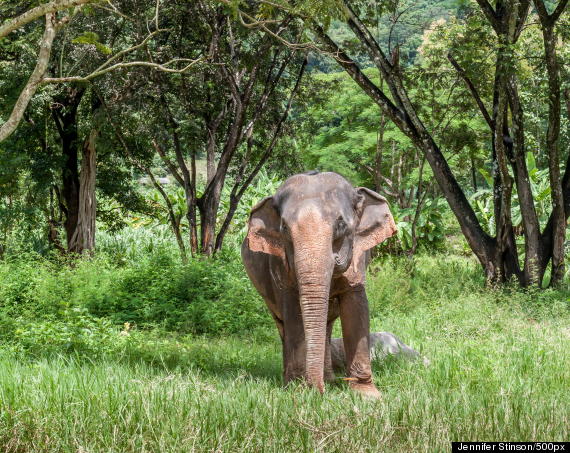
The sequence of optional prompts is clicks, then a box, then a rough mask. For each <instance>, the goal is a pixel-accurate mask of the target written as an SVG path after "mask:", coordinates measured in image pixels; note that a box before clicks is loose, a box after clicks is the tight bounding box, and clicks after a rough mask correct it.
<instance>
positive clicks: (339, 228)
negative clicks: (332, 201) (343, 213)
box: [335, 217, 348, 238]
mask: <svg viewBox="0 0 570 453" xmlns="http://www.w3.org/2000/svg"><path fill="white" fill-rule="evenodd" d="M347 228H348V227H347V225H346V222H345V221H344V219H343V218H342V217H339V218H338V219H337V221H336V228H335V236H336V237H337V238H338V237H341V236H344V234H345V233H346V230H347Z"/></svg>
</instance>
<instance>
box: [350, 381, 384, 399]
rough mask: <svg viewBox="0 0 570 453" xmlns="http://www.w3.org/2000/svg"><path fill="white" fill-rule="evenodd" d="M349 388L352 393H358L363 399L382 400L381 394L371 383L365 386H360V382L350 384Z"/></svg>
mask: <svg viewBox="0 0 570 453" xmlns="http://www.w3.org/2000/svg"><path fill="white" fill-rule="evenodd" d="M350 388H351V389H352V390H353V391H355V392H357V393H359V394H360V395H361V396H363V397H364V398H369V399H374V400H379V399H381V398H382V395H381V393H380V392H379V391H378V389H377V388H376V386H375V385H374V384H372V383H371V382H370V383H367V384H362V383H360V382H351V383H350Z"/></svg>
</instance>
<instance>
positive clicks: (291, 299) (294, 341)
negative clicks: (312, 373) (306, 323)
mask: <svg viewBox="0 0 570 453" xmlns="http://www.w3.org/2000/svg"><path fill="white" fill-rule="evenodd" d="M284 296H285V297H284V300H283V304H282V307H283V332H284V335H283V379H284V381H285V384H287V383H288V382H291V381H292V380H295V379H299V378H303V377H304V376H305V360H306V354H307V348H306V345H305V330H304V328H303V317H302V316H301V306H300V304H299V298H298V296H297V294H291V293H289V294H286V295H284Z"/></svg>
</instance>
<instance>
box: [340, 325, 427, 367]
mask: <svg viewBox="0 0 570 453" xmlns="http://www.w3.org/2000/svg"><path fill="white" fill-rule="evenodd" d="M368 346H369V347H370V359H371V360H383V359H384V358H386V357H387V356H389V355H393V356H396V357H403V358H407V359H412V360H419V359H420V358H421V356H420V353H419V352H418V351H416V350H415V349H413V348H410V347H409V346H408V345H406V344H404V343H403V342H402V340H400V339H399V338H398V337H397V336H396V335H394V334H393V333H390V332H372V333H371V334H370V337H369V340H368ZM331 359H332V366H333V369H334V370H338V371H344V369H345V360H346V358H345V354H344V343H343V341H342V338H333V339H331ZM423 363H424V365H426V366H427V365H429V363H430V362H429V360H428V359H427V358H425V357H424V358H423Z"/></svg>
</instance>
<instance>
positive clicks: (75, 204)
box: [52, 87, 85, 251]
mask: <svg viewBox="0 0 570 453" xmlns="http://www.w3.org/2000/svg"><path fill="white" fill-rule="evenodd" d="M84 94H85V88H84V87H70V88H68V89H67V91H66V93H65V95H63V96H61V97H60V98H58V99H57V108H55V109H54V110H52V114H53V118H54V121H55V125H56V127H57V130H58V132H59V136H60V138H61V149H62V167H61V180H62V187H61V195H62V200H63V206H62V208H63V211H64V214H65V222H64V228H65V233H66V238H67V250H68V251H77V250H75V247H74V239H73V237H74V233H75V230H76V228H77V222H78V221H79V191H80V190H79V188H80V183H79V168H78V163H79V159H78V150H79V146H80V145H79V136H78V131H77V109H78V108H79V103H80V102H81V99H82V98H83V95H84Z"/></svg>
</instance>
